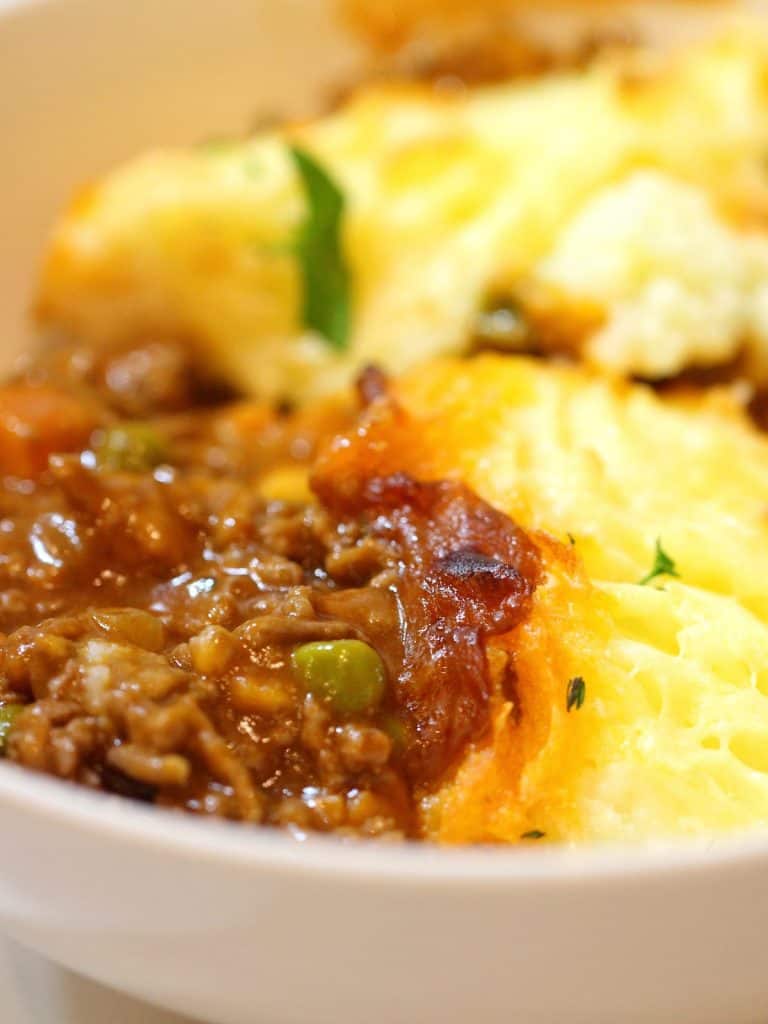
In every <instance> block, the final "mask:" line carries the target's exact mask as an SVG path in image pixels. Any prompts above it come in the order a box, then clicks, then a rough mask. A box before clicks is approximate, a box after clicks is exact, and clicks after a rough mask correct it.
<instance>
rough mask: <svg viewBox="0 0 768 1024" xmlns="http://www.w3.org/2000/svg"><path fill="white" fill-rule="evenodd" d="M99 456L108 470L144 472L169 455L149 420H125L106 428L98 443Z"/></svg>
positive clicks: (99, 460)
mask: <svg viewBox="0 0 768 1024" xmlns="http://www.w3.org/2000/svg"><path fill="white" fill-rule="evenodd" d="M96 458H97V460H98V463H99V465H100V466H102V467H103V468H104V469H112V470H118V471H119V470H122V471H124V472H128V473H141V472H143V471H145V470H147V469H153V468H154V467H155V466H159V465H160V463H161V462H164V461H165V460H166V459H167V458H168V452H167V449H166V445H165V444H164V443H163V439H162V438H161V437H160V435H159V434H158V433H157V431H156V430H155V429H154V428H153V427H151V426H149V425H148V424H146V423H122V424H120V425H119V426H115V427H110V428H109V429H108V430H105V431H104V436H103V437H102V439H101V442H100V444H98V445H97V446H96Z"/></svg>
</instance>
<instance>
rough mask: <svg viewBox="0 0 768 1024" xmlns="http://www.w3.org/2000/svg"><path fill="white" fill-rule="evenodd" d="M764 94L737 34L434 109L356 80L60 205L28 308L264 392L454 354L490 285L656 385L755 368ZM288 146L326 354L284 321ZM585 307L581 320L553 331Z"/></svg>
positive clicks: (296, 322)
mask: <svg viewBox="0 0 768 1024" xmlns="http://www.w3.org/2000/svg"><path fill="white" fill-rule="evenodd" d="M766 83H768V59H767V52H766V48H765V46H764V45H763V44H762V43H761V42H760V41H759V40H758V34H757V33H756V32H755V31H750V30H748V29H745V31H744V32H743V33H741V34H739V33H736V34H733V35H729V36H728V37H726V38H724V39H721V40H720V41H717V42H714V43H708V44H706V45H704V44H702V45H699V46H697V47H695V48H692V49H691V50H690V51H688V52H686V53H684V54H683V55H678V56H676V57H669V58H665V59H662V58H658V57H657V58H656V59H655V60H654V59H652V58H650V57H649V56H648V55H642V54H641V55H634V56H632V57H628V56H625V57H622V58H613V59H609V58H607V57H606V58H604V59H602V60H598V61H597V62H596V63H595V64H594V65H593V66H592V67H590V68H589V69H587V70H586V71H580V72H569V73H554V74H550V75H545V76H542V77H541V78H538V79H535V80H533V81H524V82H520V83H513V84H508V85H503V86H498V87H493V88H483V89H470V90H467V91H465V92H460V93H457V94H452V95H446V94H437V93H435V92H434V91H432V90H430V89H429V88H427V87H426V86H424V87H422V86H416V85H409V86H379V87H373V88H366V89H363V90H361V91H360V92H359V93H358V94H357V95H356V96H354V97H353V98H352V100H351V101H350V102H349V103H347V104H346V105H345V106H344V107H342V108H341V109H340V110H339V111H338V112H337V113H335V114H333V115H332V116H329V117H326V118H324V119H321V120H318V121H315V122H311V123H307V124H304V125H299V126H295V127H293V128H291V129H289V130H285V131H282V132H280V133H277V134H274V133H273V134H267V135H263V136H258V137H255V138H253V139H251V140H248V141H245V142H240V143H238V142H233V143H231V144H217V145H208V146H200V147H197V148H195V149H188V150H175V151H164V152H163V151H161V152H156V153H153V154H150V155H148V156H145V157H142V158H140V159H139V160H138V161H135V162H134V163H131V164H129V165H127V166H126V167H124V168H122V169H119V170H117V171H116V172H114V173H113V174H111V175H110V176H108V177H107V178H106V179H104V180H103V181H101V182H99V183H97V184H96V185H94V186H93V187H92V188H90V189H88V190H86V191H85V192H83V193H82V194H81V196H80V197H79V198H78V200H77V201H76V202H75V204H74V205H73V206H72V208H71V209H70V211H69V214H68V215H67V216H66V217H65V218H64V219H63V220H62V222H61V223H60V224H59V226H58V228H57V230H56V232H55V235H54V238H53V241H52V246H51V250H50V253H49V256H48V260H47V265H46V271H45V275H44V279H43V283H42V289H41V294H40V302H39V308H40V312H41V315H42V317H43V319H44V320H45V321H46V322H47V323H48V324H51V325H53V326H55V327H58V328H63V329H65V330H69V331H72V332H74V333H76V334H77V335H79V336H83V337H87V338H90V339H91V340H96V341H104V340H114V339H115V338H119V339H121V340H124V339H125V338H126V337H128V338H130V337H134V336H136V335H141V334H142V333H144V332H146V331H154V332H156V333H159V334H164V335H170V336H172V337H184V338H187V339H190V340H191V341H193V342H194V343H195V344H197V346H198V347H199V349H200V351H201V352H202V353H203V355H204V357H205V358H206V360H208V361H211V360H213V361H214V362H215V364H216V365H217V366H218V367H219V370H220V372H221V373H222V374H223V375H224V376H225V377H228V378H229V379H230V380H232V381H234V382H236V383H237V384H238V386H241V387H242V386H245V387H246V388H248V389H249V390H251V391H252V392H253V393H256V394H259V395H264V396H268V397H275V396H277V397H286V396H287V397H292V398H298V399H303V398H307V397H310V396H312V395H315V394H318V393H325V392H329V391H333V390H335V389H336V388H338V387H339V386H342V385H344V384H345V383H346V382H347V381H348V380H349V377H350V374H351V373H352V372H353V371H354V370H355V369H357V368H359V367H361V366H363V365H365V364H366V363H369V362H377V363H379V364H381V365H383V366H385V367H386V368H387V369H389V370H392V371H401V370H403V369H406V368H408V367H409V366H411V365H414V364H416V363H418V362H420V361H422V360H424V359H426V358H428V357H430V356H433V355H438V354H445V353H458V352H461V351H463V350H465V349H466V348H467V347H468V346H469V345H470V344H471V340H472V336H473V330H474V324H475V322H476V318H477V315H478V311H479V310H480V309H481V308H482V307H483V305H484V303H485V302H486V300H487V298H488V296H489V294H499V293H504V294H508V295H509V296H511V297H512V298H513V299H514V300H515V302H516V303H517V304H519V305H521V306H522V307H523V311H525V307H526V304H527V303H530V304H531V306H532V307H535V313H536V318H538V319H541V316H542V314H544V315H545V316H546V318H547V320H548V321H549V322H550V323H551V322H553V321H554V322H556V323H557V325H558V329H557V332H556V334H557V338H558V342H557V343H558V344H562V345H564V346H565V347H567V348H569V349H573V348H578V349H581V350H583V351H584V353H585V355H586V356H587V357H588V358H589V359H590V360H591V361H593V362H594V363H595V364H597V365H599V366H601V367H606V368H608V369H610V370H612V371H615V372H619V373H625V374H641V375H647V376H651V377H664V376H668V375H674V374H676V373H678V372H679V371H681V370H683V369H685V368H686V367H690V366H697V365H703V366H711V365H719V364H721V363H724V362H729V361H731V360H732V359H734V358H735V357H736V356H738V355H739V354H740V353H741V352H742V351H743V350H745V349H746V350H748V352H749V353H751V355H752V357H753V362H754V364H755V370H754V372H755V374H757V375H758V376H761V377H762V376H765V372H766V371H765V369H764V364H766V362H767V361H768V360H766V356H765V352H766V351H768V313H766V305H767V302H766V296H765V288H764V286H763V285H762V284H761V280H760V279H761V275H763V272H764V269H765V267H766V264H767V263H768V234H766V232H765V230H764V215H765V212H766V210H768V175H767V174H766V170H765V153H766V149H767V147H768V85H767V84H766ZM295 142H299V143H300V144H301V145H302V146H303V147H305V148H306V149H307V150H309V151H311V152H312V153H313V155H314V156H315V157H316V158H317V159H318V160H319V161H320V162H321V164H322V165H323V167H324V168H325V169H326V170H327V171H328V173H329V174H331V175H332V177H333V178H334V179H335V180H336V182H337V183H338V184H339V187H340V189H341V191H342V193H343V195H344V198H345V212H344V217H343V223H342V226H341V227H342V241H343V246H344V251H345V253H346V258H347V261H348V263H349V267H350V278H351V287H352V300H353V319H352V329H351V333H350V336H349V338H348V345H347V347H346V349H345V350H344V351H337V350H334V349H333V348H332V347H330V346H329V345H328V344H327V343H326V342H325V340H324V339H322V338H321V337H320V336H319V335H318V334H316V333H315V332H313V331H311V330H308V329H307V328H306V327H305V326H304V324H303V322H302V318H301V281H300V277H299V266H298V261H297V259H296V254H295V239H296V233H297V230H298V229H299V226H300V224H301V221H302V217H303V215H304V201H303V199H302V196H301V192H300V188H299V182H298V180H297V175H296V170H295V167H294V166H293V163H292V161H291V159H290V155H289V152H288V145H289V144H291V143H295ZM585 304H586V305H587V306H588V307H589V309H590V311H591V315H590V317H589V318H588V321H589V324H590V326H589V328H588V329H585V327H584V324H583V323H582V320H581V318H579V317H575V318H574V316H573V310H574V309H575V308H578V307H580V306H582V305H585ZM534 340H535V339H534Z"/></svg>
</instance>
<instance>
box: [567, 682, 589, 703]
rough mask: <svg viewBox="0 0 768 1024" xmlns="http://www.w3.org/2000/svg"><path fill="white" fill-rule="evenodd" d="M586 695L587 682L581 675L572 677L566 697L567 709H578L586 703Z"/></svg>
mask: <svg viewBox="0 0 768 1024" xmlns="http://www.w3.org/2000/svg"><path fill="white" fill-rule="evenodd" d="M586 696H587V684H586V683H585V682H584V680H583V679H582V678H581V676H576V677H575V678H574V679H571V680H570V681H569V683H568V690H567V693H566V697H565V710H566V711H578V710H579V708H580V707H581V706H582V704H583V703H584V698H585V697H586Z"/></svg>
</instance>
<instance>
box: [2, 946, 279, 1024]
mask: <svg viewBox="0 0 768 1024" xmlns="http://www.w3.org/2000/svg"><path fill="white" fill-rule="evenodd" d="M0 992H1V993H2V1012H1V1013H0V1020H2V1022H3V1024H190V1020H189V1018H188V1017H179V1016H178V1015H177V1014H175V1013H170V1012H169V1011H167V1010H161V1009H157V1008H155V1007H151V1006H148V1005H147V1003H141V1002H138V1001H137V1000H135V999H131V998H130V997H129V996H124V995H121V994H120V993H119V992H115V991H114V990H113V989H108V988H104V986H103V985H97V984H95V983H94V982H92V981H88V980H87V979H86V978H83V977H81V976H79V975H77V974H72V972H71V971H67V970H66V969H65V968H62V967H58V966H57V965H56V964H54V963H51V962H50V961H49V960H45V959H44V958H43V957H41V956H39V955H38V954H37V953H33V952H31V951H30V950H28V949H24V948H23V947H22V946H18V945H17V944H16V943H15V942H11V941H10V939H6V938H5V937H4V936H2V935H0ZM252 1024H269V1022H268V1021H253V1022H252Z"/></svg>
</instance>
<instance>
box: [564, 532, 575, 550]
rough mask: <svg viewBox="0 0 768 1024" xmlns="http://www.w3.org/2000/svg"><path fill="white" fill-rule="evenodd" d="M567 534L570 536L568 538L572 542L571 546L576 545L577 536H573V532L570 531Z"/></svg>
mask: <svg viewBox="0 0 768 1024" xmlns="http://www.w3.org/2000/svg"><path fill="white" fill-rule="evenodd" d="M566 536H567V537H568V540H569V541H570V542H571V547H574V546H575V544H576V538H575V537H574V536H573V534H572V533H568V534H566Z"/></svg>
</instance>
